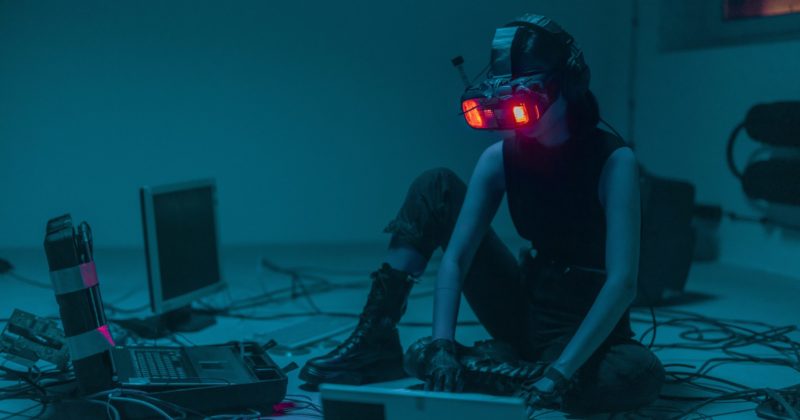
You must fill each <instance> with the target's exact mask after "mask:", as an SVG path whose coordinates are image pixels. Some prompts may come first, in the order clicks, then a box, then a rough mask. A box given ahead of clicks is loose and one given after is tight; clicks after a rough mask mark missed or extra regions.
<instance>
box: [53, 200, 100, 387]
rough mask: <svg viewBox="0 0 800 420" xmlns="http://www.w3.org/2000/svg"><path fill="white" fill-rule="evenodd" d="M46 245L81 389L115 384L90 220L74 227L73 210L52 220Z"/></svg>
mask: <svg viewBox="0 0 800 420" xmlns="http://www.w3.org/2000/svg"><path fill="white" fill-rule="evenodd" d="M44 250H45V254H46V255H47V265H48V267H49V269H50V282H51V283H52V286H53V292H55V296H56V302H57V303H58V312H59V314H60V316H61V325H62V326H63V327H64V336H65V338H64V340H65V342H66V344H67V349H68V350H69V355H70V358H71V359H72V365H73V367H74V368H75V377H76V379H77V382H78V389H79V390H80V392H81V393H82V394H91V393H94V392H97V391H102V390H105V389H109V388H111V387H112V386H113V383H114V381H113V374H114V366H113V363H112V360H111V351H110V350H111V347H113V346H114V339H113V338H112V337H111V332H110V331H109V330H108V324H107V323H106V316H105V311H104V309H103V298H102V296H101V295H100V282H99V280H98V277H97V271H96V269H95V265H94V256H93V252H94V245H93V242H92V230H91V228H90V227H89V224H88V223H86V222H82V223H81V224H80V225H79V226H78V227H74V226H73V225H72V217H70V215H69V214H65V215H63V216H59V217H56V218H53V219H50V220H49V221H48V222H47V230H46V236H45V239H44Z"/></svg>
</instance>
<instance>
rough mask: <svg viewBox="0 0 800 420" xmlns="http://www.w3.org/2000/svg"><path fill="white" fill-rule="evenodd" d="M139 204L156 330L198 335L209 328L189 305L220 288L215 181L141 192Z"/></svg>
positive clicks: (206, 319)
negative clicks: (156, 324)
mask: <svg viewBox="0 0 800 420" xmlns="http://www.w3.org/2000/svg"><path fill="white" fill-rule="evenodd" d="M140 199H141V208H142V226H143V230H144V243H145V254H146V259H147V274H148V282H149V286H150V287H149V289H150V306H151V309H152V310H153V312H154V313H155V314H156V317H157V318H158V321H159V323H160V328H159V329H160V330H165V331H197V330H199V329H201V328H204V327H206V326H209V325H211V324H213V323H214V319H213V317H211V316H209V315H207V314H206V315H204V314H199V313H197V312H195V311H192V309H191V303H192V302H193V301H195V300H197V299H199V298H202V297H205V296H208V295H210V294H213V293H216V292H218V291H220V290H222V289H223V288H224V287H225V283H224V281H223V280H222V276H221V270H220V262H219V235H218V232H219V228H218V224H217V217H216V205H217V189H216V185H215V183H214V181H213V180H200V181H193V182H186V183H180V184H171V185H162V186H156V187H142V188H141V190H140ZM148 335H152V334H148Z"/></svg>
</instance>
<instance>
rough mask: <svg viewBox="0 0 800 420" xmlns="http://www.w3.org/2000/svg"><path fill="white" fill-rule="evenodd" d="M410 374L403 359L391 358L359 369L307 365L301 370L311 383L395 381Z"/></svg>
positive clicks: (342, 383)
mask: <svg viewBox="0 0 800 420" xmlns="http://www.w3.org/2000/svg"><path fill="white" fill-rule="evenodd" d="M407 376H408V375H407V374H406V372H405V371H404V370H403V360H402V359H398V360H389V361H381V362H376V363H372V364H370V365H367V366H364V367H362V368H361V369H359V370H324V369H318V368H315V367H314V366H310V365H305V366H303V369H301V370H300V374H299V375H298V377H299V378H300V380H302V381H304V382H306V383H308V384H311V385H320V384H324V383H327V384H341V385H364V384H370V383H375V382H386V381H393V380H396V379H402V378H405V377H407Z"/></svg>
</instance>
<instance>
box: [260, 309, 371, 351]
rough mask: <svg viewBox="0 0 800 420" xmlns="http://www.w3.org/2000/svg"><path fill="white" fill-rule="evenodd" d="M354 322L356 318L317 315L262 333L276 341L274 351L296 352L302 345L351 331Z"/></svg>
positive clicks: (356, 320) (356, 321)
mask: <svg viewBox="0 0 800 420" xmlns="http://www.w3.org/2000/svg"><path fill="white" fill-rule="evenodd" d="M356 324H358V319H357V318H351V317H342V316H328V315H317V316H313V317H309V318H308V319H306V320H303V321H300V322H296V323H294V324H291V325H287V326H285V327H281V328H278V329H277V330H274V331H270V332H268V333H266V334H264V335H265V336H267V337H269V338H270V339H272V340H275V342H276V343H278V345H277V346H275V347H274V348H273V351H274V352H276V353H284V354H298V353H297V352H298V350H300V349H303V348H304V347H307V346H309V345H311V344H314V343H316V342H319V341H322V340H325V339H327V338H330V337H333V336H335V335H337V334H341V333H343V332H346V331H351V330H352V329H353V328H355V327H356Z"/></svg>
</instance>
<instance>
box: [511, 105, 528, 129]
mask: <svg viewBox="0 0 800 420" xmlns="http://www.w3.org/2000/svg"><path fill="white" fill-rule="evenodd" d="M511 113H512V114H513V115H514V122H515V123H517V124H520V125H521V124H527V123H528V121H530V118H528V109H527V108H525V104H519V105H514V107H513V108H511Z"/></svg>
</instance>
